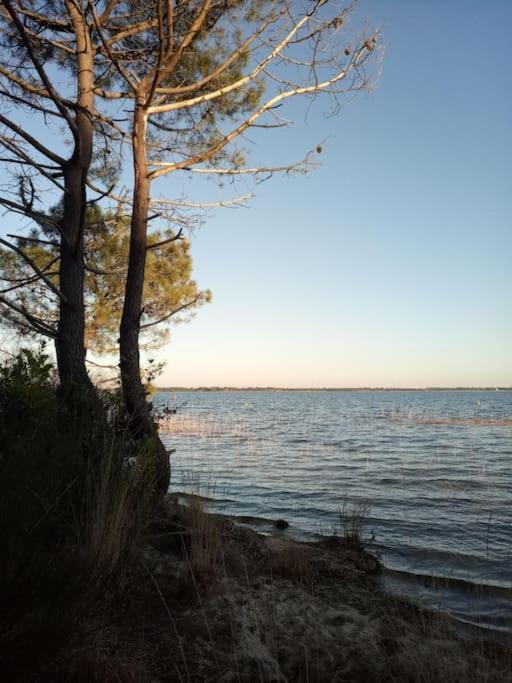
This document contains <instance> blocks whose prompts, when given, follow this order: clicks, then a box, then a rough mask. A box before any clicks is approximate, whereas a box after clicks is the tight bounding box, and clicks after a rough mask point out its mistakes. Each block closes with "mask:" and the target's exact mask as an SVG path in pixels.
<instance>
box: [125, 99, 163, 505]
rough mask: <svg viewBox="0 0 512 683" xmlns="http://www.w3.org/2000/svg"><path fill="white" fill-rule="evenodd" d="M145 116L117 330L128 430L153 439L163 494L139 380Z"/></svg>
mask: <svg viewBox="0 0 512 683" xmlns="http://www.w3.org/2000/svg"><path fill="white" fill-rule="evenodd" d="M146 133H147V114H146V112H145V110H144V108H143V106H142V105H140V104H138V105H137V107H136V109H135V113H134V124H133V133H132V144H133V167H134V191H133V208H132V218H131V225H130V251H129V257H128V273H127V276H126V287H125V297H124V305H123V313H122V317H121V327H120V338H119V344H120V349H119V350H120V368H121V382H122V386H123V398H124V403H125V406H126V409H127V411H128V415H129V417H130V426H131V429H132V432H133V434H134V436H135V437H136V438H144V437H152V438H153V443H154V446H155V449H156V459H157V468H158V471H157V487H158V490H159V492H161V493H162V494H163V493H165V492H166V491H167V489H168V488H169V479H170V464H169V456H168V454H167V452H166V450H165V448H164V446H163V444H162V442H161V441H160V439H159V437H158V432H157V430H156V427H155V424H154V422H153V420H152V417H151V413H150V409H149V406H148V403H147V401H146V392H145V388H144V385H143V383H142V379H141V372H140V354H139V333H140V319H141V316H142V310H143V309H142V305H143V302H142V298H143V288H144V274H145V268H146V248H147V227H148V212H149V192H150V180H149V178H148V160H147V150H146Z"/></svg>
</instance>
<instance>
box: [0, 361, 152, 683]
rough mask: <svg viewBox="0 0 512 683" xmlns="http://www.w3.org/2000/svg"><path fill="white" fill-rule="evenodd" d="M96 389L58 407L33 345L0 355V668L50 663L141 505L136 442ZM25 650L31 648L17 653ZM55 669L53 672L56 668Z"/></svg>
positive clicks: (78, 625)
mask: <svg viewBox="0 0 512 683" xmlns="http://www.w3.org/2000/svg"><path fill="white" fill-rule="evenodd" d="M105 414H106V406H105V405H104V404H103V403H102V401H101V400H99V399H98V400H96V399H91V400H90V402H85V401H84V405H83V406H82V409H81V410H80V411H77V410H72V411H71V410H66V408H65V406H63V405H62V403H61V401H60V399H59V397H58V395H57V392H56V388H55V384H54V380H53V369H52V366H51V364H50V363H49V362H48V359H47V358H46V357H45V356H44V355H43V354H41V353H35V352H32V351H22V352H20V354H19V355H18V356H17V357H16V358H15V359H14V360H12V361H9V362H8V363H7V364H4V365H3V366H0V548H1V550H0V669H1V670H2V673H3V675H4V676H7V680H20V681H23V680H31V678H32V677H33V676H34V674H35V672H40V671H46V670H48V671H55V667H56V666H58V662H62V657H63V652H65V651H66V650H68V651H69V649H70V648H73V647H75V646H76V645H77V644H78V643H80V644H82V645H83V637H84V626H85V625H86V623H87V620H88V619H95V618H97V617H98V615H99V614H101V612H102V611H104V609H105V607H106V606H107V605H108V598H109V596H110V595H112V594H113V593H114V592H115V590H116V586H118V585H119V582H118V579H119V576H120V574H121V573H122V572H123V571H126V568H127V566H129V560H130V557H131V554H132V552H133V550H134V548H135V546H136V544H137V540H138V535H139V532H140V529H141V527H142V524H143V522H144V519H145V516H146V513H147V509H148V495H147V491H148V485H149V482H148V479H147V478H146V476H145V474H144V472H143V471H142V468H141V466H140V465H137V464H136V465H130V463H132V462H141V461H142V460H143V459H141V458H136V457H135V456H137V455H140V453H139V451H137V450H136V449H137V446H136V445H135V444H134V443H133V442H132V441H131V440H130V438H129V437H128V435H127V432H126V431H125V430H123V429H122V428H121V427H120V425H116V424H115V421H111V422H109V421H108V420H107V419H106V418H105ZM28 653H30V656H28ZM55 675H56V674H55Z"/></svg>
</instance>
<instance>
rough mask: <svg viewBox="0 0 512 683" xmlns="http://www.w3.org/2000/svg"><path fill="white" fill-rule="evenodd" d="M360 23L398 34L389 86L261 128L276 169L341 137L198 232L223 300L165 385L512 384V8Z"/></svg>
mask: <svg viewBox="0 0 512 683" xmlns="http://www.w3.org/2000/svg"><path fill="white" fill-rule="evenodd" d="M358 14H359V18H360V19H365V18H367V19H368V20H369V22H370V24H371V25H375V24H378V25H380V27H381V28H382V31H383V38H384V43H385V45H386V52H385V57H384V63H383V71H382V75H381V78H380V81H379V83H378V85H377V87H376V89H375V90H374V92H373V93H372V94H371V95H369V96H368V95H365V94H362V95H360V96H358V97H356V98H355V100H354V101H353V102H351V103H350V104H349V105H347V106H346V107H345V108H344V110H343V111H342V112H341V114H340V115H339V116H338V117H336V118H326V117H325V116H324V115H323V110H324V105H325V106H327V102H325V100H324V101H322V100H321V99H320V100H319V101H318V103H317V104H316V106H315V107H314V108H313V110H312V111H311V112H310V114H309V117H308V120H307V122H306V121H305V120H304V113H305V104H304V103H302V104H300V103H293V104H292V105H291V106H290V107H289V108H288V109H287V111H284V112H283V113H284V114H285V115H286V114H289V115H290V116H291V117H293V118H295V119H296V124H295V125H294V126H293V127H292V128H290V129H289V130H284V131H283V130H278V131H270V132H269V131H260V132H259V133H260V134H257V133H254V134H253V133H251V134H250V136H249V138H250V140H251V142H248V143H247V146H248V147H249V148H250V149H251V150H252V151H253V157H252V158H253V161H254V162H263V163H283V162H287V161H293V160H297V159H300V158H301V157H302V155H303V153H304V152H305V151H307V150H308V149H310V148H312V147H313V146H314V145H315V144H316V143H317V142H319V141H321V140H323V139H324V138H326V137H328V136H329V139H328V140H327V142H326V144H325V151H324V153H323V154H322V161H323V165H322V167H321V168H320V169H319V170H316V171H315V172H314V173H312V174H311V175H309V176H307V177H292V178H286V177H280V178H279V177H275V178H274V179H272V180H269V181H268V182H265V183H263V184H261V185H259V186H257V188H256V191H257V197H256V198H255V199H254V200H253V201H252V203H251V208H250V209H247V210H246V209H238V210H219V211H217V212H215V213H213V214H212V215H211V216H210V217H209V219H208V221H207V223H206V225H205V226H204V227H203V228H202V229H201V230H200V231H198V232H197V233H196V234H195V235H194V236H193V238H192V243H193V256H194V262H195V277H196V279H197V281H198V282H199V284H200V285H201V286H202V287H204V288H206V287H208V288H210V289H211V290H212V292H213V303H212V304H211V305H209V306H207V307H205V308H203V309H201V310H200V311H199V312H198V314H197V317H196V318H195V319H194V320H193V321H192V322H191V323H190V324H188V325H182V326H180V327H177V328H175V329H174V330H173V332H172V341H171V343H170V344H169V345H168V346H167V347H166V348H165V350H164V351H162V352H161V354H160V357H161V358H163V359H164V360H166V361H167V367H166V370H165V372H164V374H163V376H162V377H161V378H160V384H166V385H187V386H195V385H238V386H246V385H260V386H262V385H274V386H290V387H297V386H368V385H371V386H432V385H436V386H453V385H465V386H468V385H471V386H477V385H478V386H483V385H484V386H489V385H490V386H496V385H512V352H511V349H512V226H511V222H512V219H511V217H512V206H511V205H512V191H511V190H512V187H511V186H512V183H511V180H512V178H511V175H512V174H511V158H512V132H511V121H512V88H511V86H512V83H511V73H512V58H511V41H510V28H511V26H512V2H510V1H509V0H490V1H488V2H485V3H484V2H482V1H480V2H476V1H474V0H465V1H463V0H450V2H442V1H441V0H421V1H419V0H407V1H406V0H386V1H385V2H382V1H380V2H379V1H378V0H361V2H360V6H359V9H358ZM194 187H195V189H197V193H196V192H195V191H194V193H193V195H194V198H195V199H198V200H200V199H205V200H208V199H212V198H214V197H215V198H219V193H218V192H215V190H214V188H213V187H212V186H211V185H208V186H206V187H205V185H204V184H199V185H198V184H197V183H195V184H194ZM163 188H165V193H168V194H170V195H171V196H176V195H179V193H180V192H181V190H184V191H189V190H190V188H189V187H188V185H187V181H186V179H185V178H182V179H181V180H179V179H172V178H169V179H167V180H166V181H165V183H163V184H161V185H160V188H157V189H163ZM238 189H239V190H242V191H243V190H244V186H243V185H242V186H239V188H238ZM231 194H236V188H231V187H229V185H228V186H227V187H226V190H225V193H224V197H228V196H230V195H231ZM2 224H3V225H4V226H6V225H7V223H6V222H5V221H2Z"/></svg>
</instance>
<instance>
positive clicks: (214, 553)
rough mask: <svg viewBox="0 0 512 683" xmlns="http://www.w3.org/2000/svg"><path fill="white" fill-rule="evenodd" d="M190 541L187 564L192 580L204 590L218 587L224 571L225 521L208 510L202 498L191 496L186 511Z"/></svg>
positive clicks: (186, 523) (187, 549)
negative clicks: (223, 524) (223, 528)
mask: <svg viewBox="0 0 512 683" xmlns="http://www.w3.org/2000/svg"><path fill="white" fill-rule="evenodd" d="M185 525H186V532H187V537H188V538H189V544H188V547H187V548H186V553H187V563H188V567H189V571H190V574H191V576H192V579H193V581H194V582H195V583H197V585H198V586H199V587H201V588H202V589H211V588H213V587H215V585H216V584H217V582H218V580H219V578H220V577H221V575H222V573H223V569H222V568H223V561H224V548H223V538H222V524H221V523H220V522H219V520H218V519H216V518H215V517H213V516H212V515H209V514H207V513H206V512H205V511H204V507H203V503H202V501H201V500H200V499H199V498H193V497H192V498H190V501H189V505H188V507H187V510H186V512H185Z"/></svg>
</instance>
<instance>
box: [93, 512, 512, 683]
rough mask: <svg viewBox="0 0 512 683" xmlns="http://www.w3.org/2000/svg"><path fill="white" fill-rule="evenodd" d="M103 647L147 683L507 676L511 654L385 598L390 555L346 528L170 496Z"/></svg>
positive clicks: (427, 682)
mask: <svg viewBox="0 0 512 683" xmlns="http://www.w3.org/2000/svg"><path fill="white" fill-rule="evenodd" d="M141 557H142V565H141V567H140V569H139V570H137V571H136V572H135V574H134V577H133V579H132V581H131V582H130V585H129V586H128V587H127V590H126V593H125V596H124V601H123V604H122V606H121V608H120V610H119V611H118V613H117V614H116V619H115V622H114V623H112V624H110V625H108V626H105V627H104V628H103V629H102V630H101V631H100V633H99V634H98V635H97V636H96V638H95V641H94V643H95V644H94V647H93V648H92V651H93V652H96V653H97V652H102V653H103V655H102V656H103V659H101V661H100V662H99V663H98V667H99V669H100V670H101V671H102V672H104V670H105V658H107V659H108V665H109V667H110V668H111V671H112V673H111V674H110V676H111V677H110V678H100V679H94V678H91V679H90V680H112V681H113V680H133V681H187V682H195V681H197V682H200V681H210V682H212V683H213V682H214V681H215V682H217V681H251V682H252V681H255V682H260V681H261V682H268V683H270V682H271V681H274V682H276V681H289V682H291V681H294V682H295V681H296V682H302V681H304V682H306V681H308V682H312V681H315V682H317V683H325V682H327V681H329V682H330V681H339V682H340V683H341V681H343V682H346V681H361V682H362V681H364V682H365V683H366V682H372V681H375V682H377V681H382V682H388V681H389V682H397V681H411V682H414V683H416V682H417V683H434V682H436V683H437V682H439V683H441V682H443V683H444V682H445V681H446V682H448V683H452V682H453V683H455V682H460V683H463V682H464V683H465V682H466V681H475V682H476V681H486V682H487V681H489V682H491V681H495V682H496V683H498V682H499V683H501V682H502V681H506V680H507V675H508V672H509V671H510V668H509V667H510V664H511V662H512V658H511V657H512V653H511V650H507V649H506V648H505V647H504V646H500V645H498V644H496V643H492V642H484V641H480V642H469V641H466V640H463V639H462V638H461V637H459V635H457V633H456V632H455V630H454V628H453V625H452V623H451V622H450V620H449V619H447V618H445V617H443V616H441V615H433V614H432V613H430V612H428V611H422V610H420V609H418V608H416V607H414V606H412V605H411V604H409V603H407V602H405V601H402V600H399V599H393V598H390V597H389V596H385V595H384V594H383V593H381V591H380V589H379V583H378V576H379V563H378V562H377V561H376V560H375V559H374V558H373V557H372V556H370V555H368V554H367V553H365V552H364V551H363V550H362V549H361V548H358V549H355V548H354V546H353V543H352V542H351V541H350V540H349V542H348V543H347V542H346V541H345V540H344V539H343V538H342V537H341V536H337V537H330V538H326V539H324V540H323V541H322V542H320V543H317V544H307V543H297V542H294V541H291V540H289V539H287V538H286V536H284V535H276V536H266V537H265V536H261V535H258V534H257V533H255V532H254V531H251V530H249V529H246V528H242V527H239V526H237V525H236V524H234V523H233V522H232V521H230V520H228V519H226V518H223V517H221V516H218V515H208V514H207V513H205V512H204V511H203V510H202V507H201V503H200V502H199V503H195V502H194V501H193V500H192V499H190V501H189V504H187V505H181V504H178V503H177V502H176V501H175V500H169V501H168V502H167V503H166V505H165V506H164V507H163V508H162V510H161V511H160V515H159V518H158V520H155V521H154V522H153V523H152V525H151V526H150V528H149V529H148V534H147V535H146V537H145V545H144V548H143V550H142V555H141Z"/></svg>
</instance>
